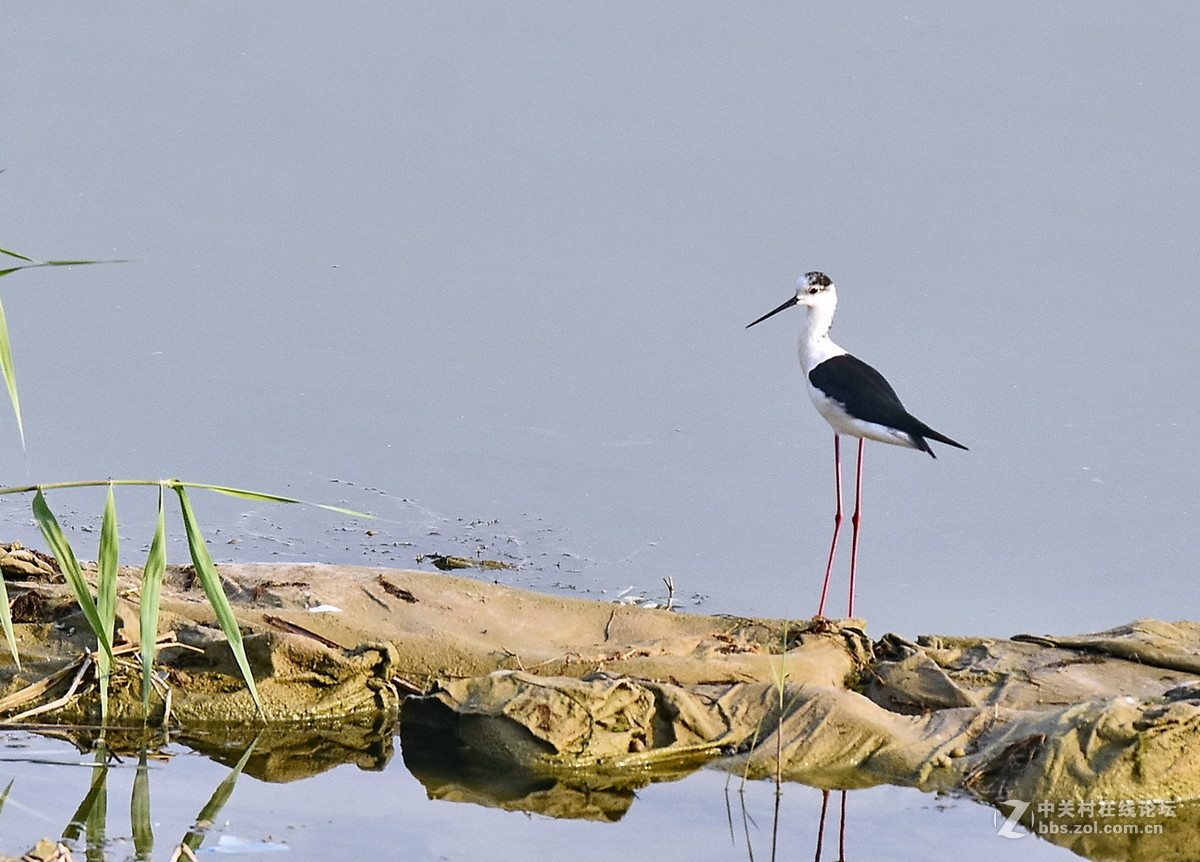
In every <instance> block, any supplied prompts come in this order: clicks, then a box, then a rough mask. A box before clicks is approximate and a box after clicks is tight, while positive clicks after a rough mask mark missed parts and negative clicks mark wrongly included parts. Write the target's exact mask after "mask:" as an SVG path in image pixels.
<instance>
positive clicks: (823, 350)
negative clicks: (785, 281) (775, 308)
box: [800, 293, 846, 375]
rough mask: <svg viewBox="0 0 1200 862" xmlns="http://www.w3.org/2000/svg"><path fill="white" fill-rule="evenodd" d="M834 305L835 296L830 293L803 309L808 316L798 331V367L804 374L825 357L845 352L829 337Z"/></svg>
mask: <svg viewBox="0 0 1200 862" xmlns="http://www.w3.org/2000/svg"><path fill="white" fill-rule="evenodd" d="M836 307H837V297H836V296H835V295H833V294H832V293H831V294H828V295H826V296H823V297H821V301H818V302H816V303H814V304H813V305H809V306H808V307H807V308H806V309H805V311H807V312H808V316H807V319H806V320H805V322H804V329H803V330H801V332H800V367H801V368H803V369H804V373H805V374H806V375H807V374H808V372H810V371H812V370H813V369H814V368H816V367H817V366H818V365H820V364H821V363H822V362H824V361H825V360H826V359H832V358H833V357H834V356H841V355H842V354H843V353H845V352H846V351H845V350H843V349H842V348H840V347H838V346H837V345H836V344H834V343H833V339H832V338H830V337H829V329H830V327H832V326H833V312H834V310H835V309H836Z"/></svg>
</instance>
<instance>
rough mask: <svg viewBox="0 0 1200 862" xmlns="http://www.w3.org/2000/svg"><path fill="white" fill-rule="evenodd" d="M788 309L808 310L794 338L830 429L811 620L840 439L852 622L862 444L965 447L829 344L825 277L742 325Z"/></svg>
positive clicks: (831, 296) (803, 283) (837, 528)
mask: <svg viewBox="0 0 1200 862" xmlns="http://www.w3.org/2000/svg"><path fill="white" fill-rule="evenodd" d="M793 305H803V306H804V307H806V308H807V309H808V319H807V320H806V321H805V324H804V329H803V331H802V332H801V333H800V367H801V368H803V369H804V376H805V379H806V381H807V382H808V394H809V395H810V396H812V401H813V404H814V405H815V406H816V408H817V412H818V413H820V414H821V415H822V416H824V417H825V421H827V422H828V423H829V424H830V425H832V426H833V459H834V469H835V476H836V481H837V512H836V514H835V515H834V519H833V541H832V542H831V543H830V546H829V562H828V563H827V564H826V566H825V584H824V586H823V587H822V588H821V606H820V608H819V609H818V611H817V616H824V615H825V597H826V596H827V595H828V593H829V576H830V574H831V573H832V572H833V557H834V554H835V553H836V552H837V543H838V535H839V534H840V533H841V530H842V452H841V436H840V435H842V434H845V435H847V436H850V437H857V438H858V463H857V468H856V472H855V475H854V515H853V516H852V517H851V519H850V521H851V523H852V524H853V526H854V532H853V539H852V541H851V544H850V610H849V616H854V587H855V577H856V575H857V573H858V525H859V520H860V517H861V508H862V471H863V446H864V444H865V443H866V441H867V440H878V441H879V442H881V443H891V444H893V445H895V446H907V447H908V448H910V449H918V450H920V451H922V452H928V453H929V455H930V457H933V458H936V457H937V456H936V455H934V454H933V449H931V448H930V447H929V441H930V440H937V441H938V442H940V443H945V444H946V445H948V446H955V447H957V448H959V449H966V448H967V447H966V446H964V445H963V444H961V443H957V442H955V441H954V440H951V439H950V438H949V437H947V436H946V435H945V434H939V433H938V432H937V431H934V430H933V429H932V428H930V427H929V426H928V425H926V424H925V423H924V422H922V421H921V420H920V419H918V418H916V417H915V416H913V415H912V414H911V413H909V412H908V411H907V410H905V409H904V404H902V403H901V401H900V398H899V396H897V395H896V390H894V389H893V388H892V387H891V384H889V383H888V382H887V380H885V379H884V377H883V375H882V374H880V373H879V372H878V371H876V370H875V369H874V368H872V367H871V366H870V365H867V363H865V362H863V361H862V360H861V359H858V358H857V357H854V356H851V355H850V354H849V353H847V352H846V351H845V350H843V349H842V348H840V347H838V346H837V345H836V344H834V343H833V340H832V339H831V338H830V337H829V328H830V327H831V326H832V325H833V313H834V310H835V309H836V308H837V291H836V290H835V289H834V287H833V282H832V281H830V280H829V276H827V275H825V273H823V272H810V273H807V274H806V275H805V276H804V277H803V278H801V279H800V280H799V282H797V284H796V295H795V296H793V297H792V298H791V299H789V300H788V301H787V302H785V303H784V304H783V305H781V306H779V308H776V309H775V310H774V311H770V312H768V313H766V314H764V315H763V316H762V317H760V318H759V319H758V320H756V321H754V323H750V324H747V326H746V328H747V329H749V328H750V327H751V326H754V324H755V323H762V322H763V321H764V320H766V319H767V318H768V317H771V316H772V315H775V314H778V313H779V312H781V311H784V310H785V309H788V308H791V307H792V306H793Z"/></svg>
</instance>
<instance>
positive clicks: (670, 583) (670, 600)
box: [663, 575, 675, 611]
mask: <svg viewBox="0 0 1200 862" xmlns="http://www.w3.org/2000/svg"><path fill="white" fill-rule="evenodd" d="M663 583H664V584H666V585H667V610H669V611H673V610H675V579H674V578H672V577H671V576H670V575H667V576H666V577H665V578H663Z"/></svg>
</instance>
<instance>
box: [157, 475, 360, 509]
mask: <svg viewBox="0 0 1200 862" xmlns="http://www.w3.org/2000/svg"><path fill="white" fill-rule="evenodd" d="M172 482H173V483H175V484H178V485H183V486H184V487H187V488H201V489H203V490H205V491H216V492H217V493H218V494H226V495H228V496H230V497H241V498H242V499H244V500H257V501H260V502H265V503H299V504H300V505H302V506H312V507H314V508H317V509H324V510H326V511H327V512H337V513H339V514H341V515H351V516H353V517H356V518H370V517H372V516H371V515H368V514H366V513H365V512H356V511H354V510H353V509H345V508H343V507H341V506H331V505H329V504H328V503H310V502H309V501H307V500H299V499H297V498H295V497H283V496H280V495H279V494H268V493H265V492H263V491H247V490H245V489H244V488H229V487H227V486H225V485H205V484H202V483H200V482H179V481H178V480H172Z"/></svg>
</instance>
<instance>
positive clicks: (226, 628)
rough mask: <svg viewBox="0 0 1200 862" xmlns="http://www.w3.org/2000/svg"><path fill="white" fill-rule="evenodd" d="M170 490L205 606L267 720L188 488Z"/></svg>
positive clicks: (230, 607)
mask: <svg viewBox="0 0 1200 862" xmlns="http://www.w3.org/2000/svg"><path fill="white" fill-rule="evenodd" d="M173 487H174V488H175V493H176V494H178V495H179V508H180V511H181V512H182V514H183V527H184V529H185V530H186V531H187V541H188V550H189V551H190V552H191V555H192V563H193V564H194V565H195V567H196V574H197V575H198V576H199V578H200V585H201V586H202V587H203V588H204V594H205V595H206V596H207V597H208V603H209V604H210V605H212V609H213V611H214V613H216V615H217V622H218V623H220V625H221V630H222V631H223V632H225V638H226V640H228V641H229V648H230V649H231V650H233V657H234V658H235V659H236V660H237V663H238V668H239V669H240V670H241V672H242V678H243V679H244V680H245V681H246V687H247V688H249V689H250V696H251V697H252V698H253V699H254V705H255V706H256V707H258V712H259V715H261V716H262V717H263V718H266V715H267V714H266V711H265V710H264V709H263V705H262V701H261V700H260V699H259V697H258V687H257V686H256V685H255V684H254V674H253V673H251V671H250V662H249V661H248V660H247V658H246V646H245V644H243V643H242V632H241V629H239V628H238V621H237V617H235V616H234V614H233V607H232V606H231V605H230V604H229V598H228V596H226V595H225V589H224V588H223V587H222V586H221V576H220V575H218V574H217V567H216V566H215V565H214V564H213V561H212V556H211V555H210V554H209V553H208V546H207V545H206V544H205V542H204V536H203V535H202V534H201V532H200V525H199V524H198V523H197V522H196V514H195V513H194V512H193V511H192V504H191V501H190V500H189V499H188V494H187V488H185V487H184V486H183V484H182V483H180V484H174V485H173Z"/></svg>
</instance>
